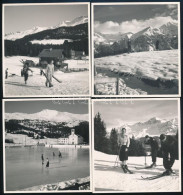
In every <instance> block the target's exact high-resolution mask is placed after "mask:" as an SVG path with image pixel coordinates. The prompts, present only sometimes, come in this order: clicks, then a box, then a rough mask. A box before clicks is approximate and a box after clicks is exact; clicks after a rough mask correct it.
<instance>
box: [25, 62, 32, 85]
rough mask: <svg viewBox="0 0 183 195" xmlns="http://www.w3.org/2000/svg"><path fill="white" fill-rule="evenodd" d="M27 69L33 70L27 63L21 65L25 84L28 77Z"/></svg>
mask: <svg viewBox="0 0 183 195" xmlns="http://www.w3.org/2000/svg"><path fill="white" fill-rule="evenodd" d="M29 71H31V72H33V71H32V70H31V69H30V68H29V65H28V64H25V65H24V67H23V76H24V81H25V84H27V80H28V77H29Z"/></svg>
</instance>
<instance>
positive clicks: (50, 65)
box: [45, 60, 54, 87]
mask: <svg viewBox="0 0 183 195" xmlns="http://www.w3.org/2000/svg"><path fill="white" fill-rule="evenodd" d="M53 75H54V64H53V60H51V61H50V63H48V65H47V67H46V76H47V79H46V83H45V84H46V87H47V86H48V84H49V87H53V84H52V76H53Z"/></svg>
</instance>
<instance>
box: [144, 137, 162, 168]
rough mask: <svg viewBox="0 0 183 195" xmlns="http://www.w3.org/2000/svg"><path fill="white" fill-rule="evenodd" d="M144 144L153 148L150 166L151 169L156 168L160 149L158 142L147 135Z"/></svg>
mask: <svg viewBox="0 0 183 195" xmlns="http://www.w3.org/2000/svg"><path fill="white" fill-rule="evenodd" d="M144 143H145V144H149V145H150V146H151V157H152V164H151V165H150V167H149V168H153V167H156V158H157V154H158V149H159V145H158V141H157V140H156V139H155V138H153V137H150V136H149V135H146V136H145V142H144Z"/></svg>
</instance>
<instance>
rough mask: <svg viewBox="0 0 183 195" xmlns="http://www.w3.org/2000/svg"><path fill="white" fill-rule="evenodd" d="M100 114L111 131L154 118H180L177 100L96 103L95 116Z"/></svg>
mask: <svg viewBox="0 0 183 195" xmlns="http://www.w3.org/2000/svg"><path fill="white" fill-rule="evenodd" d="M98 112H99V113H100V114H101V116H102V119H103V120H104V122H105V123H106V128H107V130H108V131H110V130H111V129H112V128H114V127H120V126H123V125H125V124H133V123H136V122H145V121H147V120H149V119H151V118H153V117H158V118H160V119H173V118H175V117H177V116H178V103H177V101H176V100H132V101H131V100H130V101H126V100H122V101H119V100H116V101H99V102H95V103H94V114H95V115H96V114H97V113H98Z"/></svg>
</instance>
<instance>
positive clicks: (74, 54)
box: [70, 49, 86, 59]
mask: <svg viewBox="0 0 183 195" xmlns="http://www.w3.org/2000/svg"><path fill="white" fill-rule="evenodd" d="M70 56H71V58H72V59H76V58H77V59H82V58H83V57H85V56H86V55H85V52H84V51H75V50H72V49H71V50H70Z"/></svg>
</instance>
